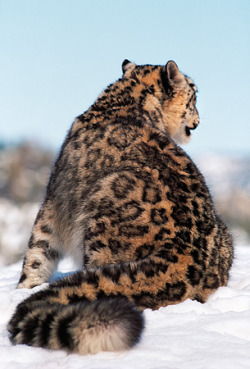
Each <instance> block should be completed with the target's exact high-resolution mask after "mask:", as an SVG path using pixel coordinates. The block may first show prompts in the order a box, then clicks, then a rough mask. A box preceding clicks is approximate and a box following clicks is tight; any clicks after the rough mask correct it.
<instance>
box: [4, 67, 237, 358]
mask: <svg viewBox="0 0 250 369" xmlns="http://www.w3.org/2000/svg"><path fill="white" fill-rule="evenodd" d="M122 68H123V73H124V74H123V77H122V78H121V79H119V80H118V81H117V82H115V83H114V84H112V85H110V86H109V87H107V89H106V90H105V91H104V92H103V93H102V94H101V95H100V97H99V98H98V99H97V100H96V102H95V103H94V104H93V105H92V106H91V107H90V109H89V110H88V111H86V112H85V113H84V114H82V115H80V116H79V117H78V118H77V119H76V120H75V122H74V123H73V125H72V127H71V129H70V131H69V133H68V135H67V137H66V139H65V142H64V144H63V146H62V149H61V152H60V154H59V156H58V158H57V161H56V163H55V165H54V168H53V170H52V173H51V177H50V180H49V183H48V187H47V192H46V196H45V200H44V203H43V205H42V207H41V209H40V211H39V213H38V215H37V218H36V221H35V224H34V227H33V231H32V235H31V238H30V241H29V245H28V248H27V252H26V256H25V259H24V263H23V270H22V274H21V278H20V281H19V285H18V287H19V288H23V287H25V288H32V287H33V286H36V285H39V284H41V283H43V282H46V281H48V280H49V278H50V276H51V274H52V273H53V271H54V270H55V268H56V265H57V263H58V261H59V259H60V258H61V257H62V256H63V255H64V254H65V253H72V254H73V255H74V256H75V257H76V258H77V259H78V261H79V262H80V267H81V268H82V269H83V270H82V272H79V273H77V274H75V275H73V276H70V277H67V278H65V279H63V280H60V281H58V282H55V283H53V284H51V285H50V286H49V288H47V289H45V290H44V291H41V292H38V293H36V294H34V295H33V296H31V297H30V298H29V299H27V300H26V301H24V302H22V303H21V304H20V305H19V306H18V307H17V310H16V312H15V314H14V316H13V318H12V319H11V321H10V323H9V331H10V334H11V340H12V341H13V342H14V343H26V344H28V345H33V346H42V347H47V348H52V349H59V348H63V349H66V350H68V351H73V352H79V353H81V354H85V353H94V352H97V351H100V350H120V349H127V348H128V347H132V346H133V345H134V344H135V343H136V342H138V340H139V338H140V335H141V332H142V329H143V318H142V316H141V313H140V312H139V311H141V310H143V309H145V308H152V309H158V308H159V307H161V306H167V305H169V304H176V303H180V302H182V301H184V300H185V299H187V298H190V299H196V300H198V301H200V302H205V301H206V300H207V298H208V296H209V295H210V294H211V293H213V292H214V291H215V290H216V289H217V288H218V287H219V286H225V285H226V284H227V281H228V273H229V269H230V266H231V264H232V258H233V246H232V239H231V236H230V233H229V231H228V229H227V227H226V226H225V225H224V223H223V222H222V220H221V219H220V218H219V217H218V216H217V214H216V212H215V210H214V206H213V202H212V199H211V197H210V194H209V191H208V189H207V186H206V184H205V182H204V179H203V177H202V175H201V174H200V172H199V170H198V169H197V168H196V166H195V165H194V163H193V162H192V160H191V159H190V158H189V157H188V156H187V155H186V153H185V152H184V151H183V150H182V149H181V148H180V147H179V146H178V143H183V142H188V141H189V139H190V136H191V131H192V130H193V129H195V128H196V127H197V126H198V123H199V116H198V112H197V109H196V106H195V103H196V92H197V88H196V86H195V85H194V83H193V82H192V80H191V79H190V78H188V77H187V76H185V75H183V74H182V73H181V72H180V71H179V69H178V67H177V65H176V64H175V63H174V62H173V61H170V62H168V63H167V64H166V65H165V66H152V65H145V66H137V65H135V64H133V63H131V62H129V61H128V60H125V61H124V62H123V65H122Z"/></svg>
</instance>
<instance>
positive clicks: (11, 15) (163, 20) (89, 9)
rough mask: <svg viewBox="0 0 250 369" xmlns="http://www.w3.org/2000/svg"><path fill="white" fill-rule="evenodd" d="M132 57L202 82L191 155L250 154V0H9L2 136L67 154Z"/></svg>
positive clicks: (3, 21) (0, 97) (3, 25)
mask: <svg viewBox="0 0 250 369" xmlns="http://www.w3.org/2000/svg"><path fill="white" fill-rule="evenodd" d="M125 58H127V59H130V60H132V61H134V62H135V63H137V64H165V63H166V62H167V61H168V60H170V59H173V60H175V61H176V63H177V64H178V65H179V68H180V69H181V70H182V71H183V72H184V73H185V74H187V75H189V76H190V77H191V78H192V79H193V80H194V81H195V83H196V84H197V86H198V88H199V94H198V109H199V112H200V118H201V125H200V127H199V128H198V129H197V130H196V131H195V132H194V135H193V139H192V141H191V143H190V144H188V145H187V146H185V150H186V151H187V152H189V153H190V154H193V153H194V154H196V155H197V154H198V155H199V154H201V153H207V152H218V153H230V154H246V155H249V154H250V113H249V111H250V1H249V0H236V1H234V0H224V1H222V0H207V1H205V0H203V1H202V0H200V1H199V0H197V1H196V0H189V1H188V0H186V1H185V0H175V1H173V0H172V1H168V0H165V1H164V0H151V1H147V0H144V1H141V0H137V1H136V0H134V1H132V0H126V1H125V0H123V1H120V0H105V1H104V0H99V1H97V0H90V1H88V0H86V1H84V0H67V1H66V0H2V1H1V0H0V71H1V72H0V141H3V140H5V141H8V142H15V141H20V140H32V141H34V142H36V143H41V144H42V145H44V146H49V147H52V148H53V149H55V150H58V149H59V147H60V145H61V143H62V141H63V139H64V137H65V134H66V131H67V130H68V128H69V127H70V125H71V123H72V121H73V119H74V118H75V117H76V116H77V115H79V114H81V113H82V112H83V111H85V110H86V109H88V107H89V106H90V105H91V104H92V103H93V102H94V100H95V98H96V97H97V96H98V95H99V93H100V92H101V91H102V90H103V89H104V88H105V87H106V86H107V85H108V84H109V83H111V82H113V81H115V80H116V79H118V78H119V77H120V76H121V63H122V61H123V59H125Z"/></svg>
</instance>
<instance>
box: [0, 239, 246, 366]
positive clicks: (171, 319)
mask: <svg viewBox="0 0 250 369" xmlns="http://www.w3.org/2000/svg"><path fill="white" fill-rule="evenodd" d="M235 254H236V257H235V261H234V265H233V268H232V271H231V278H230V282H229V284H228V286H227V287H223V288H220V289H219V290H218V291H217V292H216V293H215V294H214V295H213V296H211V297H210V299H209V300H208V302H207V303H206V304H200V303H198V302H197V301H191V300H187V301H185V302H183V303H182V304H179V305H174V306H168V307H166V308H161V309H159V310H158V311H151V310H146V311H145V313H144V314H145V318H146V329H145V332H144V334H143V337H142V340H141V342H140V343H139V344H138V345H137V346H136V347H135V348H134V349H132V350H130V351H127V352H119V353H105V352H102V353H99V354H96V355H88V356H80V355H76V354H71V355H68V354H66V353H65V352H63V351H53V352H52V351H48V350H43V349H41V348H32V347H28V346H24V345H17V346H12V345H11V343H10V342H9V339H8V333H7V331H6V324H7V322H8V320H9V319H10V317H11V314H12V313H13V312H14V309H15V307H16V305H17V304H18V303H19V302H20V301H22V300H23V299H24V298H26V297H28V296H29V295H30V294H31V293H33V292H34V291H37V290H39V289H41V288H43V287H44V286H45V285H43V286H40V287H36V288H34V289H33V290H32V291H30V290H27V289H24V290H17V289H15V287H16V283H17V281H18V277H19V275H20V271H21V262H19V263H17V264H14V265H11V266H8V267H1V268H0V301H1V304H0V363H1V369H5V368H8V369H26V368H27V369H28V368H29V369H30V368H37V369H39V368H41V369H43V368H44V367H46V369H56V368H60V369H66V368H67V369H68V368H71V369H78V368H79V369H80V368H81V369H82V368H88V369H113V368H114V369H117V368H119V369H125V368H127V369H128V368H129V369H133V368H136V369H140V368H143V369H178V368H181V369H186V368H188V369H191V368H192V369H218V368H222V367H223V368H227V369H241V368H242V369H244V368H246V369H247V368H250V273H249V270H250V247H249V246H248V247H244V246H241V247H237V248H236V252H235ZM61 268H62V269H63V270H61V272H65V271H68V270H69V269H70V268H69V265H68V264H67V263H66V264H62V265H61ZM57 275H60V273H58V274H57Z"/></svg>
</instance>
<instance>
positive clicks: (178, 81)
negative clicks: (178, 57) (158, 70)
mask: <svg viewBox="0 0 250 369" xmlns="http://www.w3.org/2000/svg"><path fill="white" fill-rule="evenodd" d="M164 72H165V73H166V77H167V79H168V82H169V84H170V86H172V87H176V88H182V87H184V85H185V77H184V75H183V74H182V73H181V72H180V70H179V68H178V66H177V64H176V63H175V62H174V61H173V60H170V61H168V62H167V64H166V65H165V67H164Z"/></svg>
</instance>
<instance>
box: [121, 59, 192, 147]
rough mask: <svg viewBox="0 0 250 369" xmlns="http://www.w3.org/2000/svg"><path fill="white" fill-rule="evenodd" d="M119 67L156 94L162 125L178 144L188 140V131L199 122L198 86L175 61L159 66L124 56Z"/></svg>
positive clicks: (125, 73) (126, 76)
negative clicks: (140, 63)
mask: <svg viewBox="0 0 250 369" xmlns="http://www.w3.org/2000/svg"><path fill="white" fill-rule="evenodd" d="M122 69H123V73H124V74H123V76H124V77H125V78H128V79H132V80H134V81H135V82H136V81H138V82H139V83H138V85H144V86H146V88H148V89H151V90H152V93H153V94H154V95H155V96H157V97H158V99H159V101H160V104H161V110H162V111H163V117H162V118H163V122H164V128H165V130H166V131H167V132H168V133H169V135H170V136H171V138H172V139H173V140H174V141H175V142H176V143H178V144H184V143H187V142H189V141H190V138H191V131H192V130H194V129H195V128H196V127H197V126H198V124H199V114H198V110H197V108H196V93H197V88H196V86H195V84H194V83H193V81H192V80H191V79H190V78H189V77H187V76H185V75H184V74H182V73H181V72H180V70H179V68H178V67H177V65H176V63H175V62H174V61H169V62H168V63H167V64H166V65H165V66H163V67H162V66H153V65H143V66H140V65H136V64H134V63H131V62H129V61H128V60H125V61H124V62H123V65H122ZM135 90H136V87H135ZM138 93H141V91H139V87H138Z"/></svg>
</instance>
